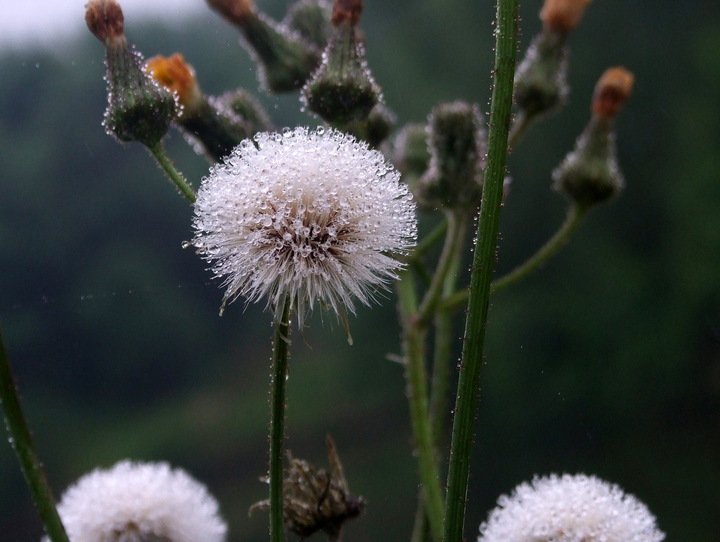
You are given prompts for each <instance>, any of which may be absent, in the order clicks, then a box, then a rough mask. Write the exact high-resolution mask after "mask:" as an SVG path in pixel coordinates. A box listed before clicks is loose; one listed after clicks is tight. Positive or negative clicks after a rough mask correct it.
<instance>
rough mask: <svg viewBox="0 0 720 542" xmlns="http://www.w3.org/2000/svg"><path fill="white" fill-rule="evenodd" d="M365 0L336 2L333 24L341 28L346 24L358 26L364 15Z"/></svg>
mask: <svg viewBox="0 0 720 542" xmlns="http://www.w3.org/2000/svg"><path fill="white" fill-rule="evenodd" d="M362 10H363V0H335V1H334V2H333V10H332V19H331V20H332V24H334V25H335V26H340V25H341V24H342V23H344V22H346V21H347V22H348V23H350V26H357V24H358V23H359V22H360V15H362Z"/></svg>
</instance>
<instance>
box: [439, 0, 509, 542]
mask: <svg viewBox="0 0 720 542" xmlns="http://www.w3.org/2000/svg"><path fill="white" fill-rule="evenodd" d="M496 24H497V26H496V28H495V69H494V84H493V93H492V100H491V106H490V123H489V124H490V130H489V134H488V160H487V168H486V170H485V182H484V186H483V196H482V203H481V206H480V218H479V220H478V229H477V235H476V239H477V241H476V245H475V254H474V256H473V267H472V274H471V277H470V299H469V302H468V316H467V321H466V324H465V336H464V339H463V351H462V358H461V361H460V374H459V377H458V388H457V394H456V403H455V416H454V419H453V431H452V442H451V445H450V464H449V467H448V483H447V496H446V508H445V537H444V539H443V540H444V542H461V541H462V540H463V529H464V524H465V507H466V501H467V488H468V478H469V474H470V455H471V454H470V452H471V449H472V441H473V421H474V419H475V409H476V406H477V400H478V389H479V379H480V367H481V366H482V356H483V346H484V342H485V328H486V323H487V310H488V306H489V301H490V281H491V278H492V270H493V263H494V261H495V247H496V244H497V232H498V223H499V220H500V207H501V204H502V191H503V179H504V177H505V162H506V159H507V139H508V127H509V125H510V111H511V107H512V92H513V75H514V73H515V52H516V49H517V0H498V2H497V23H496Z"/></svg>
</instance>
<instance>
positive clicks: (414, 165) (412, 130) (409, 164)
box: [393, 123, 430, 192]
mask: <svg viewBox="0 0 720 542" xmlns="http://www.w3.org/2000/svg"><path fill="white" fill-rule="evenodd" d="M427 138H428V133H427V126H426V125H425V124H420V123H413V124H406V125H405V126H403V128H402V129H401V130H400V131H399V132H398V133H397V135H396V136H395V138H394V141H393V159H394V160H393V161H394V163H395V165H396V166H397V168H398V170H399V171H400V172H401V173H402V175H403V180H404V181H405V182H406V183H408V184H409V185H410V188H411V189H412V190H413V192H414V191H415V190H414V185H415V181H417V179H418V178H419V177H420V176H421V175H422V174H423V173H425V171H426V170H427V168H428V166H429V164H430V151H429V150H428V141H427Z"/></svg>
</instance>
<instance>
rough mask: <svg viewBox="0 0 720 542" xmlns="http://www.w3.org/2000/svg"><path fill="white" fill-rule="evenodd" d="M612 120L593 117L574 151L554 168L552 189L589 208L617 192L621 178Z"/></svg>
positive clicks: (620, 186)
mask: <svg viewBox="0 0 720 542" xmlns="http://www.w3.org/2000/svg"><path fill="white" fill-rule="evenodd" d="M613 127H614V122H613V119H609V118H600V117H595V116H594V117H593V118H592V119H591V120H590V122H589V123H588V125H587V127H586V128H585V130H584V131H583V133H582V134H581V135H580V137H579V138H578V140H577V142H576V143H575V148H574V150H573V151H572V152H571V153H569V154H568V155H567V156H566V157H565V159H564V160H563V162H562V163H561V164H560V165H559V166H558V168H557V169H555V171H553V181H554V184H553V188H554V189H555V190H557V191H558V192H560V193H562V194H564V195H565V196H567V197H568V198H569V199H570V200H572V201H574V202H575V203H577V204H578V205H580V206H583V207H589V206H591V205H595V204H597V203H601V202H603V201H606V200H608V199H610V198H612V197H613V196H615V195H617V194H618V193H620V191H621V190H622V189H623V186H624V181H623V177H622V174H621V173H620V168H619V166H618V162H617V151H616V145H615V132H614V128H613Z"/></svg>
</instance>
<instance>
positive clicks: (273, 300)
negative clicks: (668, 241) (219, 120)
mask: <svg viewBox="0 0 720 542" xmlns="http://www.w3.org/2000/svg"><path fill="white" fill-rule="evenodd" d="M193 225H194V228H195V237H194V239H193V241H192V244H193V245H194V246H195V247H196V249H197V250H198V252H199V253H200V254H201V255H202V256H203V257H204V258H206V259H207V260H208V261H210V262H211V263H212V270H213V272H214V274H215V275H216V276H217V277H221V278H222V279H223V280H224V282H223V285H224V286H226V288H227V291H226V294H225V299H224V301H226V302H227V301H233V300H234V299H235V298H237V297H238V296H243V297H245V298H247V299H248V300H249V301H257V300H259V299H261V298H263V297H267V300H268V303H269V304H270V305H271V306H273V307H276V308H277V307H278V306H279V305H280V304H281V303H280V302H281V300H282V299H284V296H286V295H289V296H290V299H291V300H292V301H293V303H294V304H295V306H296V309H297V314H298V319H299V322H300V323H301V324H302V320H303V318H304V316H305V315H306V314H307V313H308V312H309V311H310V310H311V309H312V308H313V306H314V304H315V302H316V301H318V302H320V303H321V304H323V305H325V306H327V307H328V308H330V309H332V310H333V311H335V312H336V313H338V314H343V313H345V312H347V311H349V312H353V311H354V303H355V301H356V300H359V301H360V302H361V303H363V304H369V303H370V301H371V300H372V299H373V295H374V292H375V291H376V290H377V288H378V287H383V286H386V284H387V282H388V281H389V280H390V279H393V278H395V276H396V274H395V273H396V271H397V270H398V269H399V268H400V267H401V264H400V262H398V261H397V260H396V259H394V258H393V255H397V254H403V253H406V252H407V251H408V250H409V249H410V248H411V247H412V246H413V245H414V243H415V239H416V235H417V222H416V217H415V204H414V202H413V201H412V196H411V195H410V194H409V192H408V189H407V186H406V185H405V184H403V183H401V182H400V174H399V173H398V172H397V171H395V170H394V169H393V167H392V166H391V165H390V164H389V163H387V162H386V160H385V158H384V157H383V155H382V154H381V153H380V152H378V151H375V150H370V149H369V148H368V146H367V145H366V144H365V143H362V142H359V141H357V140H356V139H355V138H353V137H352V136H350V135H346V134H343V133H341V132H339V131H336V130H325V129H323V128H318V129H316V130H313V131H310V130H308V129H306V128H297V129H294V130H284V131H283V132H282V133H260V134H258V135H256V136H255V137H254V138H253V140H245V141H243V142H242V143H241V144H240V145H239V146H238V147H236V148H235V149H234V151H233V152H232V153H231V155H230V156H228V157H227V158H226V160H225V161H224V163H222V164H218V165H216V166H214V167H213V168H212V169H211V170H210V173H209V175H208V176H207V177H205V178H204V179H203V182H202V185H201V187H200V190H199V191H198V199H197V202H196V204H195V216H194V219H193Z"/></svg>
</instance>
